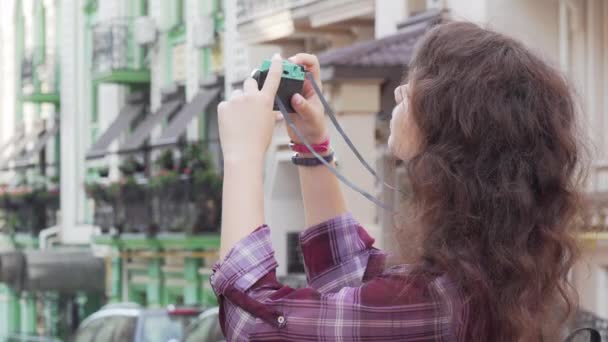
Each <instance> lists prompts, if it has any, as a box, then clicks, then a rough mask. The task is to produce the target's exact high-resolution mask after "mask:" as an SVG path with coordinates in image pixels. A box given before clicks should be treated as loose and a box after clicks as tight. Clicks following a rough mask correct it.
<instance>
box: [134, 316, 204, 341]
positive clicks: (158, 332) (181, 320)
mask: <svg viewBox="0 0 608 342" xmlns="http://www.w3.org/2000/svg"><path fill="white" fill-rule="evenodd" d="M194 319H196V315H195V314H193V315H169V314H168V313H163V312H158V313H153V314H146V315H144V316H143V317H142V326H143V331H142V341H143V342H169V341H180V340H181V339H182V337H183V335H184V331H185V329H186V327H187V326H188V325H190V323H191V322H192V321H193V320H194Z"/></svg>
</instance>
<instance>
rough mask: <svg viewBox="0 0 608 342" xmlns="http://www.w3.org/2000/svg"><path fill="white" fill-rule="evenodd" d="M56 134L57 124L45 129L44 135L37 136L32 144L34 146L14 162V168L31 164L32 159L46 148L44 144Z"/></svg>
mask: <svg viewBox="0 0 608 342" xmlns="http://www.w3.org/2000/svg"><path fill="white" fill-rule="evenodd" d="M57 132H59V124H58V123H56V124H55V125H54V126H53V127H52V128H51V129H47V130H45V131H44V133H43V134H42V135H40V136H38V140H36V142H35V143H34V146H33V147H32V148H31V149H29V150H27V151H26V152H25V155H23V156H22V157H19V158H18V159H16V160H15V165H16V166H18V167H19V166H24V165H27V164H29V163H30V162H31V160H32V158H34V157H35V156H37V155H38V154H39V153H40V151H42V149H43V148H44V147H45V146H46V144H47V143H48V142H49V140H51V138H53V137H54V136H55V135H56V134H57Z"/></svg>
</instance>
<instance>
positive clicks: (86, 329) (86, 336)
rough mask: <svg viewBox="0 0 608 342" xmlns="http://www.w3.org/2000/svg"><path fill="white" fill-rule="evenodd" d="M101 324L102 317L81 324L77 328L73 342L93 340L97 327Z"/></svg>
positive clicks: (91, 341) (89, 341)
mask: <svg viewBox="0 0 608 342" xmlns="http://www.w3.org/2000/svg"><path fill="white" fill-rule="evenodd" d="M102 326H103V319H102V318H99V319H96V320H94V321H91V322H89V323H87V324H86V325H84V326H81V327H80V328H79V329H78V333H77V334H76V338H75V339H74V342H93V341H95V336H96V335H97V331H98V330H99V328H101V327H102Z"/></svg>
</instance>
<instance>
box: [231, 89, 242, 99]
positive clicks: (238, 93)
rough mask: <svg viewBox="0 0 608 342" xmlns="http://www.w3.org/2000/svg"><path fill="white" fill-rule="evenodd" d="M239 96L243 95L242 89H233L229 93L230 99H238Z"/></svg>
mask: <svg viewBox="0 0 608 342" xmlns="http://www.w3.org/2000/svg"><path fill="white" fill-rule="evenodd" d="M241 96H243V91H242V90H241V89H235V90H233V91H232V93H230V100H231V101H232V100H235V99H238V98H239V97H241Z"/></svg>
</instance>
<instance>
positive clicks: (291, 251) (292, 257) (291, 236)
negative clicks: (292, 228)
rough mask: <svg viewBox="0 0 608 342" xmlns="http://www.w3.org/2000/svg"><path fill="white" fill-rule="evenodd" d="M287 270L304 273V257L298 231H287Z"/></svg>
mask: <svg viewBox="0 0 608 342" xmlns="http://www.w3.org/2000/svg"><path fill="white" fill-rule="evenodd" d="M287 272H288V273H304V257H303V256H302V248H301V246H300V234H299V233H287Z"/></svg>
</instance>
